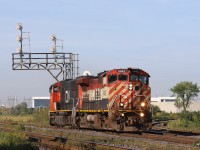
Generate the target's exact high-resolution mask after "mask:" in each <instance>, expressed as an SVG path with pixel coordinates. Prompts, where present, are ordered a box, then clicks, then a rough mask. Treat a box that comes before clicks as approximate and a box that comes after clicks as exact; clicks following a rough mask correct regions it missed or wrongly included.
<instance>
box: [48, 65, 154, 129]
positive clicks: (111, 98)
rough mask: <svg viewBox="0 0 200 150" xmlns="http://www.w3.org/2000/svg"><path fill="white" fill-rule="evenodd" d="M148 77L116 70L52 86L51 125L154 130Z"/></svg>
mask: <svg viewBox="0 0 200 150" xmlns="http://www.w3.org/2000/svg"><path fill="white" fill-rule="evenodd" d="M149 77H150V76H149V74H148V73H147V72H145V71H143V70H141V69H134V68H128V69H113V70H110V71H104V72H101V73H99V74H98V75H97V76H90V75H86V76H80V77H77V78H76V79H68V80H64V81H60V82H57V83H55V84H53V85H51V87H50V125H52V126H60V127H63V126H73V127H77V128H92V129H106V130H116V131H138V130H148V129H149V128H150V127H151V124H152V119H151V112H150V108H151V104H150V99H151V88H150V86H149Z"/></svg>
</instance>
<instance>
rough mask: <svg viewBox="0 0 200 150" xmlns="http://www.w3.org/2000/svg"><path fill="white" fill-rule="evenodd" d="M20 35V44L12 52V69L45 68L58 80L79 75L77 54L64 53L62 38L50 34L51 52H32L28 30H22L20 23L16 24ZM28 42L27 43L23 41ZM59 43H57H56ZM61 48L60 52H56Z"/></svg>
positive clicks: (18, 37)
mask: <svg viewBox="0 0 200 150" xmlns="http://www.w3.org/2000/svg"><path fill="white" fill-rule="evenodd" d="M17 29H18V30H19V31H20V35H18V36H17V38H16V39H17V41H18V42H19V43H20V46H19V47H18V48H17V52H16V53H12V69H13V70H47V71H48V72H49V73H50V74H51V75H52V77H53V78H54V79H55V80H56V81H59V80H60V78H61V77H62V78H61V79H62V80H66V79H74V78H76V77H77V76H78V75H79V58H78V54H73V53H65V52H64V50H63V40H61V39H58V38H57V37H56V35H55V34H52V35H51V36H50V40H52V41H53V44H54V45H53V46H52V47H51V53H32V52H31V49H30V32H23V26H22V24H21V23H18V24H17ZM24 41H25V42H28V44H27V43H26V44H25V43H24ZM59 42H60V43H61V45H58V43H59ZM27 45H28V47H29V51H28V52H25V50H24V47H25V46H27ZM58 48H61V50H62V52H58Z"/></svg>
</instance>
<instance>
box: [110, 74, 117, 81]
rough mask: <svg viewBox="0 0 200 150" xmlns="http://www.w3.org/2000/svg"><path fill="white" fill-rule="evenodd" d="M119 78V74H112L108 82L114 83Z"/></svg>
mask: <svg viewBox="0 0 200 150" xmlns="http://www.w3.org/2000/svg"><path fill="white" fill-rule="evenodd" d="M116 80H117V75H115V74H112V75H109V76H108V83H112V82H114V81H116Z"/></svg>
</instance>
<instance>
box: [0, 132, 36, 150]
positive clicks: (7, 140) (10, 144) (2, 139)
mask: <svg viewBox="0 0 200 150" xmlns="http://www.w3.org/2000/svg"><path fill="white" fill-rule="evenodd" d="M0 149H2V150H13V149H14V150H23V149H24V150H25V149H28V150H38V149H39V148H37V147H36V146H33V145H31V143H30V142H27V141H26V138H25V136H24V135H23V134H20V133H2V132H0Z"/></svg>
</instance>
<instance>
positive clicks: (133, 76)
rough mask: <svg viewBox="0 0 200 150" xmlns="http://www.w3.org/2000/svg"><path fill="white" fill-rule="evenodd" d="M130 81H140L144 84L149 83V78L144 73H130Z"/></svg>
mask: <svg viewBox="0 0 200 150" xmlns="http://www.w3.org/2000/svg"><path fill="white" fill-rule="evenodd" d="M130 81H141V82H143V83H144V84H149V78H148V77H147V76H144V75H139V76H138V75H136V74H131V75H130Z"/></svg>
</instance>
